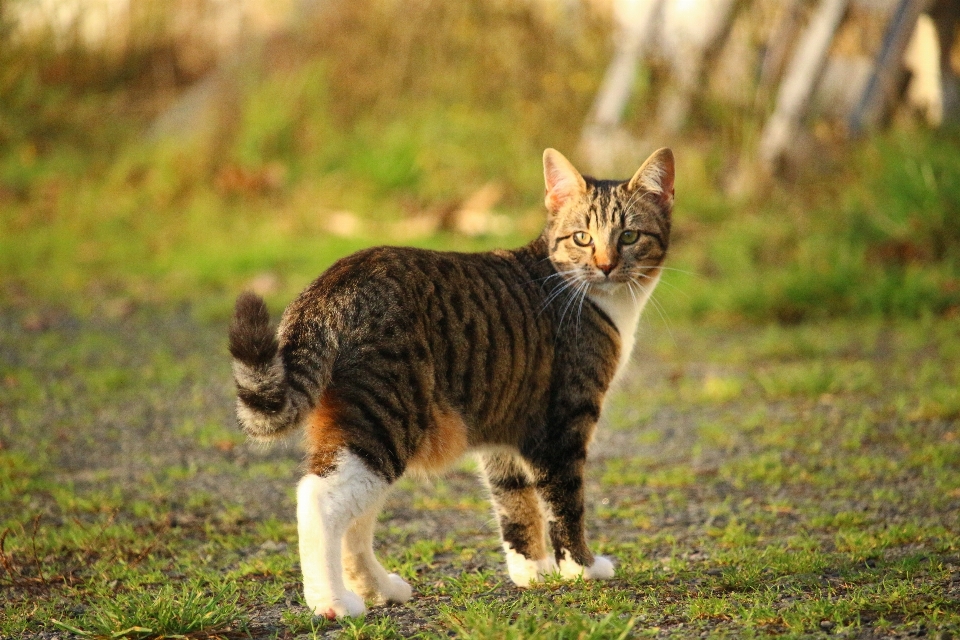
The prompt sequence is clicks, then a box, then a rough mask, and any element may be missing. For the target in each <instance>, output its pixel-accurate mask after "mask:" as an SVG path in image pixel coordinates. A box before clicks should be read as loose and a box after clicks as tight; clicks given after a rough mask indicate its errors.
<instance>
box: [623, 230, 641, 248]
mask: <svg viewBox="0 0 960 640" xmlns="http://www.w3.org/2000/svg"><path fill="white" fill-rule="evenodd" d="M639 239H640V232H639V231H634V230H633V229H627V230H626V231H624V232H623V233H621V234H620V244H634V243H635V242H636V241H637V240H639Z"/></svg>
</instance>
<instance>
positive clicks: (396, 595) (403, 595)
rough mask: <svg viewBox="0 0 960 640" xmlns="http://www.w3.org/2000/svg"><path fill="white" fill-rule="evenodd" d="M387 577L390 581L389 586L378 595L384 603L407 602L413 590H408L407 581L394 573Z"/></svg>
mask: <svg viewBox="0 0 960 640" xmlns="http://www.w3.org/2000/svg"><path fill="white" fill-rule="evenodd" d="M387 577H388V578H389V579H390V582H389V586H387V588H386V589H384V590H383V593H381V594H380V597H382V598H383V601H384V603H387V602H394V603H397V604H401V603H404V602H406V601H407V600H409V599H410V596H412V595H413V589H411V588H410V585H409V584H407V581H406V580H404V579H403V578H401V577H400V576H398V575H397V574H395V573H391V574H390V575H388V576H387Z"/></svg>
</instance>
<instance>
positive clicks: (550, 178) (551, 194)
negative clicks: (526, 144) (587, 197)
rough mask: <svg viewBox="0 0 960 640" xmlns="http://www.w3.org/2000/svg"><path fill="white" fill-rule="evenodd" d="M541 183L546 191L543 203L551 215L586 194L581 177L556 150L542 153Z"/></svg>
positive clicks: (585, 187) (584, 184)
mask: <svg viewBox="0 0 960 640" xmlns="http://www.w3.org/2000/svg"><path fill="white" fill-rule="evenodd" d="M543 181H544V183H545V184H546V189H547V190H546V195H545V196H544V198H543V201H544V204H546V205H547V210H548V211H549V212H550V213H551V214H556V213H557V212H558V211H560V209H562V208H563V206H564V205H565V204H567V203H568V202H570V201H571V200H574V199H576V198H579V197H580V196H582V195H583V194H585V193H586V192H587V183H586V182H584V180H583V176H581V175H580V172H579V171H577V170H576V169H575V168H574V167H573V165H572V164H570V161H569V160H567V159H566V158H564V157H563V154H562V153H560V152H559V151H557V150H556V149H547V150H546V151H544V152H543Z"/></svg>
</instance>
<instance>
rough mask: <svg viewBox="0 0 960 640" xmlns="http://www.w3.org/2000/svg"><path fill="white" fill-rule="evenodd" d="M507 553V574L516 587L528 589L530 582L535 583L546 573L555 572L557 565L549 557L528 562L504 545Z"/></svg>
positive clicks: (524, 557)
mask: <svg viewBox="0 0 960 640" xmlns="http://www.w3.org/2000/svg"><path fill="white" fill-rule="evenodd" d="M504 548H505V549H506V552H507V573H509V574H510V579H511V580H513V583H514V584H515V585H517V586H518V587H529V586H530V583H531V582H537V581H539V580H540V578H542V577H543V576H545V575H547V574H548V573H553V572H555V571H556V570H557V563H556V562H555V561H554V559H553V558H552V557H550V556H546V557H544V558H541V559H540V560H530V559H528V558H527V557H526V556H524V555H522V554H520V553H517V552H516V551H514V550H513V549H511V548H510V547H508V546H506V545H504Z"/></svg>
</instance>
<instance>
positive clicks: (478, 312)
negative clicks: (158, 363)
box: [230, 149, 674, 618]
mask: <svg viewBox="0 0 960 640" xmlns="http://www.w3.org/2000/svg"><path fill="white" fill-rule="evenodd" d="M543 167H544V178H545V181H546V197H545V201H546V206H547V210H548V216H547V222H546V227H545V228H544V230H543V233H542V234H541V235H540V237H538V238H537V239H536V240H534V241H533V242H531V243H530V244H528V245H526V246H524V247H521V248H519V249H514V250H511V251H505V250H498V251H492V252H489V253H476V254H463V253H445V252H435V251H426V250H422V249H410V248H399V247H377V248H373V249H367V250H364V251H360V252H359V253H356V254H353V255H351V256H349V257H346V258H344V259H342V260H340V261H339V262H337V263H335V264H334V265H333V266H332V267H330V269H329V270H328V271H326V272H325V273H324V274H323V275H321V276H320V277H319V278H318V279H317V280H315V281H314V282H313V283H312V284H311V285H310V286H308V287H307V288H306V290H305V291H304V292H303V293H301V294H300V296H299V297H298V298H297V299H296V300H294V301H293V303H291V304H290V306H289V307H287V309H286V311H285V312H284V314H283V318H282V320H281V322H280V327H279V329H278V331H277V332H276V333H275V332H274V331H272V330H271V328H270V324H269V316H268V313H267V309H266V306H265V305H264V303H263V300H261V299H260V298H259V297H257V296H256V295H254V294H252V293H244V294H242V295H241V296H240V298H239V299H238V300H237V306H236V315H235V317H234V320H233V324H232V326H231V328H230V353H231V354H232V355H233V373H234V377H235V380H236V384H237V394H238V402H237V413H238V416H239V421H240V424H241V426H242V427H243V430H244V431H245V432H246V433H247V434H248V435H250V436H252V437H253V438H255V439H258V440H271V439H274V438H277V437H279V436H283V435H286V434H287V433H288V432H290V431H291V430H293V429H295V428H298V427H303V428H304V429H305V431H306V446H307V452H308V453H307V460H306V465H307V469H308V471H309V473H308V474H307V475H305V476H304V477H303V479H302V480H301V481H300V483H299V485H298V488H297V525H298V530H299V538H300V543H299V544H300V563H301V567H302V570H303V583H304V592H305V598H306V602H307V606H308V607H309V608H310V609H311V610H312V611H313V612H314V613H315V614H316V615H322V616H326V617H328V618H334V617H340V616H358V615H362V614H363V613H364V612H365V611H366V607H365V604H364V601H365V600H367V601H371V602H373V603H387V602H404V601H406V600H408V599H409V598H410V595H411V590H410V586H409V585H408V584H407V583H406V582H405V581H404V580H402V579H401V578H400V576H398V575H396V574H392V573H387V572H386V571H385V570H384V568H383V567H382V566H381V565H380V563H379V562H378V561H377V559H376V557H375V556H374V553H373V544H372V543H373V529H374V525H375V523H376V519H377V514H378V512H379V510H380V507H381V505H382V503H383V500H384V497H385V495H386V493H387V489H388V488H389V487H390V485H391V484H392V483H394V482H395V481H396V480H397V479H398V478H400V477H401V476H402V475H403V474H404V473H406V472H407V471H421V472H423V471H425V472H433V471H438V470H441V469H443V468H445V467H448V466H449V465H451V464H452V463H454V462H455V461H457V460H458V459H459V458H460V457H461V455H463V454H464V453H465V452H467V451H471V452H474V453H476V454H477V455H478V456H479V459H480V462H481V467H482V470H483V475H484V478H485V480H486V483H487V485H488V486H489V489H490V495H491V498H492V501H493V506H494V510H495V512H496V516H497V518H498V520H499V524H500V532H501V535H502V539H503V547H504V550H505V551H506V561H507V570H508V572H509V574H510V578H511V579H512V580H513V582H514V583H516V584H517V585H518V586H520V587H526V586H528V585H529V584H530V583H531V582H534V581H536V580H538V579H539V578H541V577H542V576H544V575H547V574H551V573H559V574H560V575H561V576H562V577H564V578H575V577H577V576H582V577H583V578H585V579H606V578H611V577H612V576H613V572H614V571H613V564H612V563H611V562H610V560H608V559H607V558H604V557H602V556H595V555H593V554H592V553H591V552H590V549H589V548H588V547H587V544H586V541H585V540H584V495H583V472H584V462H585V460H586V455H587V445H588V444H589V442H590V439H591V437H592V435H593V431H594V428H595V425H596V423H597V419H598V418H599V417H600V410H601V407H602V406H603V398H604V394H605V393H606V391H607V389H608V388H609V387H610V385H611V383H612V382H613V381H614V379H616V377H617V375H618V374H619V373H620V372H622V370H623V369H624V366H625V364H626V362H627V360H628V357H629V355H630V351H631V350H632V348H633V342H634V332H635V329H636V326H637V321H638V320H639V318H640V312H641V311H642V310H643V307H644V305H645V304H646V302H647V300H648V299H649V297H650V294H651V293H652V292H653V289H654V287H655V286H656V284H657V281H658V279H659V277H660V272H661V264H662V263H663V260H664V257H665V255H666V252H667V244H668V241H669V237H670V217H671V210H672V206H673V193H674V190H673V178H674V163H673V154H672V153H671V151H670V150H669V149H660V150H659V151H657V152H655V153H654V154H653V155H651V156H650V158H649V159H648V160H647V161H646V162H645V163H644V164H643V166H642V167H640V169H639V170H638V171H637V173H636V174H635V175H634V176H633V178H631V179H630V180H628V181H625V182H620V181H611V180H595V179H593V178H589V177H583V176H581V175H580V173H578V172H577V170H576V169H575V168H574V167H573V165H571V164H570V162H569V161H567V159H566V158H564V157H563V155H561V154H560V153H559V152H557V151H555V150H553V149H547V150H546V151H545V152H544V154H543ZM548 539H549V543H550V544H551V545H552V547H553V551H552V553H551V552H550V551H548V546H547V544H548Z"/></svg>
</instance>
